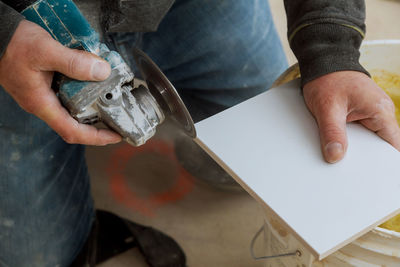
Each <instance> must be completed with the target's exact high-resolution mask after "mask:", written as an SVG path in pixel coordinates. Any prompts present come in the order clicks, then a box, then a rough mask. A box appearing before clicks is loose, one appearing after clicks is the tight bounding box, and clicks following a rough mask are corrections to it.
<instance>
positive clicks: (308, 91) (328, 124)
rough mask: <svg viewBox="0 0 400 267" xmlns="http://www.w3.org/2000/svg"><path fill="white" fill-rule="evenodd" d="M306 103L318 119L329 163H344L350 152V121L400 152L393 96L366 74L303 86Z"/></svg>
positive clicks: (344, 74) (324, 78)
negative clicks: (347, 135)
mask: <svg viewBox="0 0 400 267" xmlns="http://www.w3.org/2000/svg"><path fill="white" fill-rule="evenodd" d="M303 94H304V99H305V102H306V104H307V106H308V108H309V109H310V111H311V113H312V114H313V115H314V117H315V118H316V120H317V123H318V126H319V129H320V130H319V131H320V138H321V149H322V152H323V154H324V157H325V160H326V161H328V162H330V163H334V162H337V161H339V160H341V159H342V158H343V156H344V154H345V152H346V149H347V137H346V122H351V121H359V122H360V123H361V124H362V125H364V126H365V127H366V128H368V129H370V130H371V131H374V132H376V133H377V134H378V135H379V136H380V137H382V138H383V139H384V140H386V141H387V142H389V143H390V144H392V145H393V146H394V147H395V148H396V149H397V150H399V151H400V129H399V125H398V124H397V121H396V117H395V107H394V104H393V102H392V100H391V99H390V97H389V96H388V95H387V94H386V93H385V92H384V91H383V90H382V89H381V88H379V87H378V86H377V85H376V84H375V83H374V81H372V80H371V79H370V78H369V77H368V76H367V75H366V74H364V73H361V72H357V71H340V72H334V73H330V74H327V75H324V76H321V77H319V78H317V79H315V80H312V81H310V82H308V83H306V84H305V85H304V87H303Z"/></svg>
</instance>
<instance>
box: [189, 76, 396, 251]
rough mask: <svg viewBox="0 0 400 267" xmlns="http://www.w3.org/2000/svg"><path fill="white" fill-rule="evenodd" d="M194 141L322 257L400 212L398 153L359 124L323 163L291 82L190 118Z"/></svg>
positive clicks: (312, 126)
mask: <svg viewBox="0 0 400 267" xmlns="http://www.w3.org/2000/svg"><path fill="white" fill-rule="evenodd" d="M196 129H197V133H198V138H197V140H196V141H197V142H198V143H199V144H200V145H201V146H202V147H203V149H204V150H205V151H207V152H208V153H209V154H210V155H211V156H212V157H213V158H214V159H215V160H216V161H217V162H218V163H219V164H220V165H221V166H222V167H223V168H225V169H226V170H227V171H228V172H229V173H230V174H231V175H232V176H233V177H234V178H235V179H236V180H237V181H238V182H239V183H240V184H241V185H242V186H243V187H245V188H246V190H248V192H249V193H250V194H251V195H252V196H253V197H255V198H256V199H257V200H259V201H260V203H261V204H262V205H263V206H264V207H266V208H267V209H268V210H270V211H272V212H273V214H275V216H277V217H278V218H280V219H281V220H282V221H283V222H284V223H285V224H286V226H287V227H289V229H290V230H291V231H292V233H293V234H294V235H295V236H297V238H298V239H299V241H301V242H302V243H303V244H304V245H305V246H306V247H307V248H308V249H310V251H311V252H312V253H313V254H314V255H315V256H316V257H317V258H318V259H323V258H325V257H326V256H328V255H329V254H331V253H333V252H335V251H336V250H338V249H340V248H341V247H343V246H344V245H346V244H348V243H349V242H351V241H353V240H354V239H356V238H357V237H359V236H361V235H363V234H364V233H366V232H368V231H369V230H371V229H372V228H374V227H375V226H377V225H378V224H380V223H382V222H384V221H385V220H387V219H389V218H390V217H392V216H394V215H395V214H397V213H398V212H400V174H399V170H400V153H399V152H398V151H397V150H395V149H394V148H392V147H391V146H390V145H389V144H387V143H386V142H385V141H383V140H381V139H380V138H379V137H377V136H376V135H375V134H374V133H372V132H370V131H368V130H366V129H364V128H363V127H362V126H360V125H358V124H349V125H348V128H347V130H348V139H349V147H348V151H347V154H346V157H345V158H344V159H343V160H342V161H340V162H339V163H336V164H328V163H326V162H325V161H324V160H323V158H322V153H321V151H320V143H319V135H318V128H317V125H316V123H315V121H314V119H313V117H312V115H311V114H310V113H309V111H308V110H307V108H306V106H305V104H304V100H303V97H302V95H301V92H300V89H299V82H298V81H293V82H290V83H288V84H286V85H283V86H281V87H278V88H274V89H271V90H269V91H268V92H266V93H263V94H261V95H259V96H256V97H254V98H252V99H250V100H248V101H246V102H243V103H241V104H239V105H237V106H235V107H233V108H230V109H228V110H226V111H224V112H222V113H219V114H217V115H215V116H213V117H211V118H208V119H206V120H203V121H201V122H199V123H197V124H196Z"/></svg>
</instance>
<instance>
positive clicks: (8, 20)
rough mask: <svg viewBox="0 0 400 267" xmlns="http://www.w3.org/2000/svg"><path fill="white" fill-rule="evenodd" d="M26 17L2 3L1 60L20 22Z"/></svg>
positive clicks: (0, 7) (0, 11) (0, 9)
mask: <svg viewBox="0 0 400 267" xmlns="http://www.w3.org/2000/svg"><path fill="white" fill-rule="evenodd" d="M23 19H24V17H23V16H22V15H21V14H20V13H18V12H17V11H15V10H14V9H12V8H11V7H9V6H7V5H6V4H4V3H3V2H2V1H0V58H1V57H2V56H3V54H4V52H5V50H6V48H7V45H8V43H9V42H10V40H11V37H12V35H13V34H14V32H15V29H16V28H17V26H18V24H19V22H20V21H21V20H23Z"/></svg>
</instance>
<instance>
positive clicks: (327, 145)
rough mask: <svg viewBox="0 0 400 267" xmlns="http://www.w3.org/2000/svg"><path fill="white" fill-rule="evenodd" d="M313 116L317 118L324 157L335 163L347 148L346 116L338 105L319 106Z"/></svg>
mask: <svg viewBox="0 0 400 267" xmlns="http://www.w3.org/2000/svg"><path fill="white" fill-rule="evenodd" d="M314 116H315V117H316V119H317V122H318V127H319V134H320V139H321V149H322V153H323V155H324V158H325V160H326V161H327V162H329V163H335V162H338V161H339V160H341V159H342V158H343V157H344V154H345V152H346V150H347V137H346V117H347V113H346V112H345V110H343V108H340V107H326V106H324V107H321V109H319V111H318V112H315V114H314Z"/></svg>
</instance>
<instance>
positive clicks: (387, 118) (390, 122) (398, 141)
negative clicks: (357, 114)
mask: <svg viewBox="0 0 400 267" xmlns="http://www.w3.org/2000/svg"><path fill="white" fill-rule="evenodd" d="M360 123H361V124H362V125H364V126H365V127H366V128H368V129H370V130H371V131H374V132H376V134H377V135H379V136H380V137H381V138H382V139H384V140H385V141H387V142H388V143H389V144H391V145H392V146H393V147H395V148H396V149H397V150H398V151H400V128H399V125H398V123H397V120H396V117H395V116H393V115H391V114H385V113H383V114H382V113H381V114H377V115H376V116H375V117H373V118H368V119H364V120H361V121H360Z"/></svg>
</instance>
